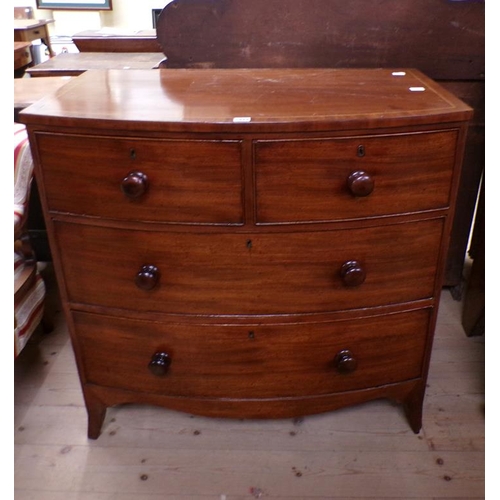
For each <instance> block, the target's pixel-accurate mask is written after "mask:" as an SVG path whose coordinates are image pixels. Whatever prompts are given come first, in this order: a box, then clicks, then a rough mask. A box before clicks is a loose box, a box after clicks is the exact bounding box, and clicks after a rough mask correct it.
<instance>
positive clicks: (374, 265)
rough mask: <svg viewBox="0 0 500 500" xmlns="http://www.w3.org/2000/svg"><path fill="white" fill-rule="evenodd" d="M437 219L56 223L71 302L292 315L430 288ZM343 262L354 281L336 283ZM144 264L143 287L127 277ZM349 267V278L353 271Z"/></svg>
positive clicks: (413, 295) (410, 295) (399, 298)
mask: <svg viewBox="0 0 500 500" xmlns="http://www.w3.org/2000/svg"><path fill="white" fill-rule="evenodd" d="M442 226H443V221H442V220H441V219H432V220H427V221H419V222H413V223H407V224H392V225H387V226H379V227H371V228H362V229H348V230H337V231H321V232H304V233H300V232H280V233H277V234H273V233H267V232H261V233H253V234H252V233H239V234H229V233H227V232H225V233H214V232H210V233H200V234H194V233H188V232H169V233H164V232H159V231H139V230H122V229H111V228H104V227H93V226H88V225H84V224H73V223H67V222H56V223H55V231H56V236H57V239H58V244H59V248H60V250H61V257H62V264H63V269H64V274H65V279H66V287H67V290H68V296H69V300H70V301H71V302H76V303H89V304H95V305H100V306H104V307H117V308H124V309H131V310H132V309H139V310H141V311H157V312H165V313H182V314H184V313H185V314H275V313H290V314H293V313H303V312H324V311H334V310H342V309H356V308H362V307H370V306H380V305H386V304H391V303H398V302H406V301H411V300H416V299H422V298H428V297H431V296H432V295H433V291H434V286H435V269H436V265H437V261H438V253H439V245H440V242H441V233H442ZM347 262H358V264H359V265H360V266H361V270H362V272H364V273H365V274H366V277H365V280H364V282H363V283H362V284H359V285H358V286H347V285H346V284H345V283H344V280H345V277H344V279H342V278H341V275H340V273H341V269H343V267H344V264H345V263H347ZM143 266H155V267H156V268H157V269H158V272H157V273H156V274H157V278H158V279H157V282H156V284H155V286H154V287H153V288H152V289H150V290H143V289H140V288H138V287H137V285H136V284H135V280H136V277H137V274H138V273H142V268H143ZM352 274H353V275H350V277H349V280H350V281H351V285H352V280H351V278H354V282H356V280H357V279H359V278H360V273H356V272H354V273H352ZM147 281H148V282H149V284H153V282H152V280H147ZM146 284H148V283H146Z"/></svg>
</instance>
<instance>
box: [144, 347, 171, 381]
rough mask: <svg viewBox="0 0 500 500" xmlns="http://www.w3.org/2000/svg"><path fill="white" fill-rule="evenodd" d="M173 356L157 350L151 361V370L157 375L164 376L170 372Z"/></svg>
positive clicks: (149, 366)
mask: <svg viewBox="0 0 500 500" xmlns="http://www.w3.org/2000/svg"><path fill="white" fill-rule="evenodd" d="M171 363H172V358H171V357H170V355H169V354H167V353H166V352H155V353H154V354H153V356H152V358H151V361H150V362H149V365H148V368H149V371H150V372H151V373H152V374H153V375H156V376H157V377H162V376H163V375H166V374H167V373H168V369H169V368H170V364H171Z"/></svg>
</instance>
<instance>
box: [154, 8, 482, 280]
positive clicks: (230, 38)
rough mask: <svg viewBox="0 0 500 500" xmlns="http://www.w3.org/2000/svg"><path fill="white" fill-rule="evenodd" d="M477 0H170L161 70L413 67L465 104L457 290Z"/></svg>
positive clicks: (476, 176) (450, 273)
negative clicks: (465, 128) (467, 111)
mask: <svg viewBox="0 0 500 500" xmlns="http://www.w3.org/2000/svg"><path fill="white" fill-rule="evenodd" d="M484 16H485V10H484V2H483V1H482V0H173V1H172V2H171V3H169V4H168V5H167V6H166V7H165V8H164V9H163V10H162V12H161V14H160V16H159V17H158V21H157V26H156V29H157V39H158V42H159V44H160V46H161V48H162V50H163V52H164V54H165V56H166V60H165V61H164V62H163V64H162V66H163V67H167V68H252V67H253V68H258V67H316V68H317V67H328V68H343V67H344V68H346V67H349V68H353V67H391V68H398V67H405V68H409V67H414V68H418V69H420V70H421V71H423V72H424V73H426V74H427V75H428V76H430V77H431V78H433V79H435V80H437V81H439V82H440V83H441V84H442V85H444V86H445V87H447V88H448V89H449V90H451V91H452V92H453V93H455V95H457V96H458V97H460V98H461V99H463V100H464V101H465V102H467V103H468V104H469V105H471V106H472V107H473V108H474V110H475V117H474V120H473V123H472V124H471V127H470V132H469V136H468V141H467V148H466V158H465V164H464V170H463V172H464V173H463V176H462V186H461V191H460V197H459V200H458V211H457V215H456V218H455V227H454V229H453V234H452V241H451V248H450V253H449V256H448V264H447V270H446V278H445V283H446V284H447V285H448V286H451V287H456V286H459V285H460V283H461V280H462V271H463V264H464V258H465V253H466V250H467V243H468V236H469V230H470V225H471V222H472V218H473V213H474V206H475V202H476V197H477V192H478V186H479V183H480V179H481V175H482V172H483V168H484V75H485V61H484V54H485V38H484V29H485V28H484V25H485V19H484Z"/></svg>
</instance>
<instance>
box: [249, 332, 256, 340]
mask: <svg viewBox="0 0 500 500" xmlns="http://www.w3.org/2000/svg"><path fill="white" fill-rule="evenodd" d="M248 338H249V339H254V338H255V332H253V331H252V332H248Z"/></svg>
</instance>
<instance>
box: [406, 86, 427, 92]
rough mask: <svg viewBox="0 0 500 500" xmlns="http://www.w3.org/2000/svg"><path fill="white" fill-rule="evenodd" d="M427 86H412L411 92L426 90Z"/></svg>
mask: <svg viewBox="0 0 500 500" xmlns="http://www.w3.org/2000/svg"><path fill="white" fill-rule="evenodd" d="M424 91H425V87H410V92H424Z"/></svg>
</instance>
